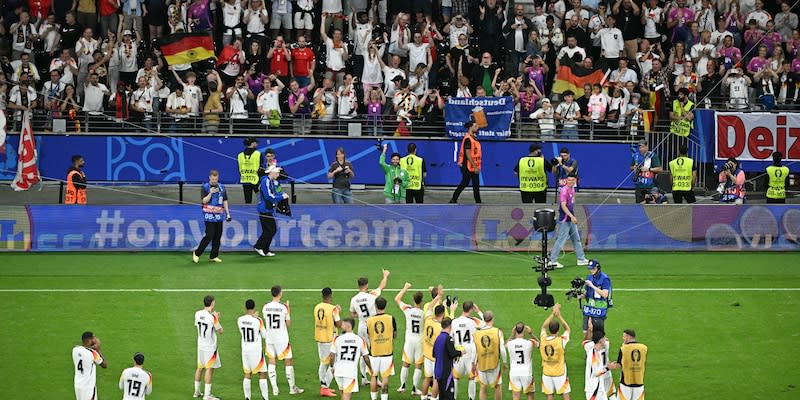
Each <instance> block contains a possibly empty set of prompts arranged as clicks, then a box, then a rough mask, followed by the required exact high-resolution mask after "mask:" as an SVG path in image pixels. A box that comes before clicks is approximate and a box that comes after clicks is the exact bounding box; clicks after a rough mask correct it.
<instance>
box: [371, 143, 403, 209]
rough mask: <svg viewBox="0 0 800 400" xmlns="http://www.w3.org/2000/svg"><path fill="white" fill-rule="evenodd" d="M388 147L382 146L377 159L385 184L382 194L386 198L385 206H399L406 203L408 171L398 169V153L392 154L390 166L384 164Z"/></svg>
mask: <svg viewBox="0 0 800 400" xmlns="http://www.w3.org/2000/svg"><path fill="white" fill-rule="evenodd" d="M388 147H389V145H387V144H384V145H383V151H381V156H380V158H379V159H378V164H379V165H380V166H381V169H382V170H383V174H384V176H385V178H386V183H385V184H384V186H383V194H384V196H386V200H385V202H386V204H400V203H405V202H406V189H407V188H408V180H409V177H408V171H406V170H404V169H402V168H400V153H392V157H391V162H392V164H391V165H389V164H386V150H387V149H388Z"/></svg>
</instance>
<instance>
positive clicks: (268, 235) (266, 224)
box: [255, 214, 278, 252]
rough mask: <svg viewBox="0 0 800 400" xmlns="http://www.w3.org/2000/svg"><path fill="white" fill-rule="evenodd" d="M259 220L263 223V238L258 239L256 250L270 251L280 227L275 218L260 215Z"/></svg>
mask: <svg viewBox="0 0 800 400" xmlns="http://www.w3.org/2000/svg"><path fill="white" fill-rule="evenodd" d="M258 220H259V221H261V236H259V237H258V241H257V242H256V246H255V248H257V249H261V250H264V251H265V252H266V251H269V245H270V244H271V243H272V238H273V237H275V232H277V231H278V226H277V225H276V224H275V217H273V216H272V215H269V214H259V215H258Z"/></svg>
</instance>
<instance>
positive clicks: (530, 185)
mask: <svg viewBox="0 0 800 400" xmlns="http://www.w3.org/2000/svg"><path fill="white" fill-rule="evenodd" d="M528 151H529V152H530V153H529V154H528V155H527V156H525V157H522V158H520V159H519V162H518V163H517V165H515V166H514V175H517V176H518V177H519V193H520V194H521V195H522V202H523V203H533V202H534V201H535V202H536V203H546V202H547V174H546V172H545V171H549V170H551V169H553V167H552V166H551V165H550V162H549V161H547V160H545V159H544V157H542V146H539V145H538V144H532V145H530V147H528Z"/></svg>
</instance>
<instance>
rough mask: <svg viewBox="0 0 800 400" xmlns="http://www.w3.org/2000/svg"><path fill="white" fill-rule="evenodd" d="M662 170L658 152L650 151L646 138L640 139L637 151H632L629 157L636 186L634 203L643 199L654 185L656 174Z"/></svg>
mask: <svg viewBox="0 0 800 400" xmlns="http://www.w3.org/2000/svg"><path fill="white" fill-rule="evenodd" d="M662 170H663V169H662V168H661V158H659V157H658V154H655V153H653V152H652V151H650V149H649V148H648V146H647V141H646V140H640V141H639V151H638V152H636V153H634V154H633V158H632V159H631V171H633V183H634V186H635V187H636V203H641V202H642V201H644V195H645V193H648V192H649V191H650V190H651V189H653V187H654V186H655V182H656V180H655V177H656V174H657V173H659V172H661V171H662ZM642 189H646V190H642Z"/></svg>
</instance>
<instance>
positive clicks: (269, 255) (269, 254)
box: [265, 251, 275, 257]
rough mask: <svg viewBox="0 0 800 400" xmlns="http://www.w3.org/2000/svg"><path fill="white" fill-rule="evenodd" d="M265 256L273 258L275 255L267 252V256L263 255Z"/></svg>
mask: <svg viewBox="0 0 800 400" xmlns="http://www.w3.org/2000/svg"><path fill="white" fill-rule="evenodd" d="M265 256H267V257H275V253H273V252H271V251H268V252H267V254H265Z"/></svg>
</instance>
